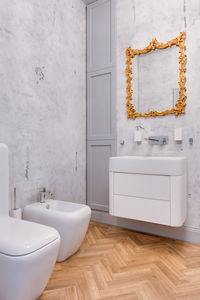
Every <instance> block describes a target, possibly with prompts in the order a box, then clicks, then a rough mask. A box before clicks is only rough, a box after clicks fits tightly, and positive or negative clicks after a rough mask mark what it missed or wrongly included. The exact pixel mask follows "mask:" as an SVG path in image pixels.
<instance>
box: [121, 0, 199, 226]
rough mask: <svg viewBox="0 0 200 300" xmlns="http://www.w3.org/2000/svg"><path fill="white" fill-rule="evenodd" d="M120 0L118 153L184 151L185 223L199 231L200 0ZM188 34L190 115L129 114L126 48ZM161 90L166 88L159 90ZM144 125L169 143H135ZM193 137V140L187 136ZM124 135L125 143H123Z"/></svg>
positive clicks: (182, 153)
mask: <svg viewBox="0 0 200 300" xmlns="http://www.w3.org/2000/svg"><path fill="white" fill-rule="evenodd" d="M116 1H117V10H116V13H117V137H118V138H117V148H118V149H117V152H118V155H130V154H131V155H143V154H144V155H154V154H155V155H185V156H186V157H187V158H188V177H189V178H188V192H189V194H191V196H190V197H189V199H188V217H187V220H186V223H185V226H187V227H192V228H197V230H199V231H200V201H199V199H200V152H199V149H200V118H199V115H200V102H199V95H200V84H199V74H200V59H199V49H200V36H199V28H200V2H199V1H198V0H185V1H184V0H177V1H174V0H168V1H165V0H161V1H157V0H151V1H149V0H123V1H121V0H116ZM180 31H186V34H187V41H186V46H187V57H188V63H187V73H186V74H187V75H186V76H187V96H188V99H187V108H186V115H184V116H179V117H178V118H176V117H175V116H167V117H161V118H155V119H153V118H150V119H142V118H138V119H137V120H136V121H133V120H127V114H126V76H125V61H126V57H125V50H126V48H127V47H128V46H132V47H133V48H136V49H137V48H143V47H145V46H146V45H147V43H149V42H150V41H151V39H152V38H153V37H156V38H157V39H158V40H159V41H161V42H166V41H168V40H171V39H172V38H174V37H176V36H178V35H179V33H180ZM160 92H161V93H162V92H163V90H161V91H160ZM139 124H141V125H143V126H144V127H145V129H146V132H143V135H144V136H147V135H159V134H164V135H168V136H169V138H170V141H169V144H168V145H167V146H163V147H159V146H149V145H148V143H147V142H146V141H144V142H143V143H142V144H141V145H137V144H136V143H134V140H133V135H134V130H135V126H136V125H139ZM175 127H182V128H183V138H184V140H183V143H182V145H179V144H176V143H175V142H174V141H173V130H174V128H175ZM189 137H193V138H194V144H193V146H191V145H189V143H188V138H189ZM120 140H125V145H124V146H120Z"/></svg>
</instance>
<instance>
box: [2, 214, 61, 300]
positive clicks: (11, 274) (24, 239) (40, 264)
mask: <svg viewBox="0 0 200 300" xmlns="http://www.w3.org/2000/svg"><path fill="white" fill-rule="evenodd" d="M0 228H2V230H1V231H0V299H1V300H11V299H12V300H36V299H38V297H39V296H40V295H41V294H42V292H43V290H44V288H45V286H46V285H47V282H48V280H49V277H50V275H51V272H52V270H53V267H54V264H55V262H56V258H57V254H58V249H59V245H60V237H59V234H58V232H57V231H56V230H54V229H53V228H50V227H48V226H42V225H39V224H36V223H32V222H27V221H22V220H18V219H13V218H10V217H7V218H1V219H0Z"/></svg>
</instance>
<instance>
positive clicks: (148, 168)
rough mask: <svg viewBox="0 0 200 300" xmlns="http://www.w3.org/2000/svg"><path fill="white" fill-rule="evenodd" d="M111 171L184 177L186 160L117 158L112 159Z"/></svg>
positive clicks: (176, 158)
mask: <svg viewBox="0 0 200 300" xmlns="http://www.w3.org/2000/svg"><path fill="white" fill-rule="evenodd" d="M109 170H110V171H111V172H119V173H137V174H154V175H182V174H184V173H185V172H186V158H185V157H179V156H116V157H111V158H110V165H109Z"/></svg>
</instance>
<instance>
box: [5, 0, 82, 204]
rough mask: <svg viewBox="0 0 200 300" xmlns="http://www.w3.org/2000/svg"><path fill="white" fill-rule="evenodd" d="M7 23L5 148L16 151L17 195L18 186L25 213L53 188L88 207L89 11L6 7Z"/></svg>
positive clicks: (57, 4) (71, 6)
mask: <svg viewBox="0 0 200 300" xmlns="http://www.w3.org/2000/svg"><path fill="white" fill-rule="evenodd" d="M0 20H1V24H0V49H1V50H0V141H2V142H5V143H6V144H8V146H9V150H10V190H11V193H12V189H13V186H16V187H17V191H18V200H19V204H20V205H21V206H24V205H25V204H26V203H29V202H31V201H35V200H36V198H37V194H38V191H39V189H40V187H42V186H45V187H47V188H48V189H51V190H52V191H54V192H55V193H56V196H57V198H58V199H62V200H69V201H74V202H82V203H84V202H85V165H86V159H85V148H86V146H85V145H86V143H85V139H86V126H85V123H86V99H85V98H86V96H85V95H86V75H85V73H86V66H85V60H86V59H85V57H86V56H85V55H86V46H85V35H86V33H85V28H86V12H85V5H84V3H83V2H82V1H81V0H67V1H65V0H59V1H57V0H51V1H49V0H43V1H40V0H12V1H11V0H9V1H8V0H2V1H1V2H0ZM76 152H77V153H78V169H77V171H76V170H75V168H76ZM27 177H28V178H27Z"/></svg>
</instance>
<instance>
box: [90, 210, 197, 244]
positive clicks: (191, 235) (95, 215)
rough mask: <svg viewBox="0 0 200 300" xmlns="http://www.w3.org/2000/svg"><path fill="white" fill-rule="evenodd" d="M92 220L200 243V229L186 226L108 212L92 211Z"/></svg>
mask: <svg viewBox="0 0 200 300" xmlns="http://www.w3.org/2000/svg"><path fill="white" fill-rule="evenodd" d="M92 221H95V222H99V223H104V224H109V225H113V226H117V227H123V228H127V229H131V230H136V231H139V232H145V233H149V234H154V235H159V236H164V237H168V238H172V239H176V240H181V241H186V242H189V243H194V244H200V230H199V229H196V228H190V227H186V226H182V227H170V226H164V225H159V224H153V223H147V222H140V221H135V220H130V219H124V218H118V217H114V216H111V215H109V214H108V213H106V212H101V211H96V210H93V211H92Z"/></svg>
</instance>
